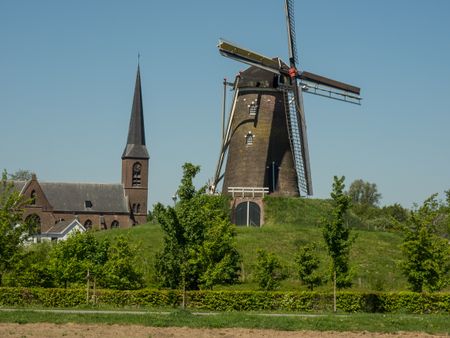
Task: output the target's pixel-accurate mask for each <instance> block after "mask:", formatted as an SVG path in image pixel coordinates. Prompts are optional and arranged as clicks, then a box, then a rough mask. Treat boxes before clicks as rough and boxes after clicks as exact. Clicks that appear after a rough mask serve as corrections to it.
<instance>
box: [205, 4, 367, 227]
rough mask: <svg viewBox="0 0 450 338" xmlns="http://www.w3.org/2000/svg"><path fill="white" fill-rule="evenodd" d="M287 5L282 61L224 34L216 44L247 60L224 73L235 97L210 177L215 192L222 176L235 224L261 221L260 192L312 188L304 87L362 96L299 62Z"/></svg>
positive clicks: (347, 97) (296, 192) (353, 98)
mask: <svg viewBox="0 0 450 338" xmlns="http://www.w3.org/2000/svg"><path fill="white" fill-rule="evenodd" d="M285 13H286V23H287V33H288V51H289V62H288V63H284V62H283V61H282V60H280V59H279V58H278V57H276V58H270V57H267V56H264V55H262V54H259V53H256V52H253V51H251V50H248V49H246V48H243V47H239V46H237V45H235V44H233V43H230V42H227V41H224V40H220V41H219V45H218V48H219V51H220V53H221V54H222V55H223V56H226V57H228V58H231V59H234V60H237V61H240V62H243V63H246V64H248V65H250V66H251V67H250V68H248V69H246V70H245V71H243V72H241V73H240V74H238V76H237V77H236V79H235V81H234V83H228V82H227V81H226V80H225V81H224V93H226V86H232V87H233V89H234V98H233V102H232V105H231V111H230V113H229V118H228V123H227V126H226V128H225V123H224V122H225V111H224V112H223V133H222V145H221V153H220V157H219V161H218V164H217V167H216V172H215V176H214V179H213V182H212V184H211V190H212V191H213V192H215V191H216V189H217V185H218V184H219V182H220V181H221V180H222V179H223V186H222V193H225V194H230V195H232V197H233V199H234V201H235V203H234V204H235V214H236V215H237V216H236V217H234V218H235V219H234V221H235V223H236V224H243V225H245V224H246V225H252V224H253V223H255V225H259V224H258V223H259V220H260V216H261V215H260V213H261V210H260V209H261V208H260V207H261V206H262V202H261V199H262V197H264V195H265V194H274V195H280V196H301V195H304V196H310V195H312V194H313V188H312V179H311V169H310V160H309V151H308V140H307V135H306V122H305V114H304V109H303V93H309V94H314V95H320V96H325V97H328V98H331V99H335V100H340V101H345V102H348V103H353V104H360V101H361V97H360V88H358V87H355V86H353V85H349V84H346V83H343V82H339V81H336V80H332V79H329V78H326V77H324V76H320V75H317V74H314V73H311V72H307V71H302V70H299V69H298V68H297V67H298V56H297V47H296V39H295V25H294V1H293V0H285ZM224 107H225V95H224ZM225 158H226V167H225V170H224V173H223V174H222V167H223V164H224V162H225ZM258 201H259V202H258Z"/></svg>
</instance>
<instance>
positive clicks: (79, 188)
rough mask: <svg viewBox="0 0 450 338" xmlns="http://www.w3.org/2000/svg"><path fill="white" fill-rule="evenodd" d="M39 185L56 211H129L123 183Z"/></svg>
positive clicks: (43, 183) (49, 183) (42, 183)
mask: <svg viewBox="0 0 450 338" xmlns="http://www.w3.org/2000/svg"><path fill="white" fill-rule="evenodd" d="M39 185H40V186H41V187H42V190H43V191H44V194H45V196H46V197H47V200H48V201H49V203H50V205H52V207H53V210H54V211H67V212H97V213H99V212H114V213H128V205H127V200H126V197H125V193H124V190H123V186H122V185H121V184H96V183H53V182H39ZM89 202H90V203H89Z"/></svg>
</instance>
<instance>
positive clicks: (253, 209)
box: [235, 201, 261, 227]
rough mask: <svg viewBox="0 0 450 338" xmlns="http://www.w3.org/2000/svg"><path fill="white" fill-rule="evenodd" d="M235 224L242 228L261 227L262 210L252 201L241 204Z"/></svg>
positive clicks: (236, 211) (237, 208)
mask: <svg viewBox="0 0 450 338" xmlns="http://www.w3.org/2000/svg"><path fill="white" fill-rule="evenodd" d="M235 223H236V225H240V226H254V227H259V226H261V208H260V207H259V205H258V204H257V203H255V202H252V201H245V202H241V203H239V204H238V205H237V207H236V210H235Z"/></svg>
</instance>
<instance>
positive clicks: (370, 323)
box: [0, 309, 449, 334]
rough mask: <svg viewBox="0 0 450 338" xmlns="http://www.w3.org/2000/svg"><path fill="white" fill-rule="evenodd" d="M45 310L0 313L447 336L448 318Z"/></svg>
mask: <svg viewBox="0 0 450 338" xmlns="http://www.w3.org/2000/svg"><path fill="white" fill-rule="evenodd" d="M41 311H42V310H30V309H26V310H25V309H16V311H4V309H3V310H0V322H3V323H20V324H25V323H44V322H45V323H56V324H64V323H91V324H123V325H132V324H134V325H144V326H155V327H191V328H254V329H275V330H287V331H298V330H314V331H369V332H383V333H393V332H399V331H409V332H426V333H430V334H448V333H449V324H448V323H449V316H448V315H406V314H346V315H341V314H321V315H316V316H311V315H303V316H302V315H295V316H294V315H286V316H278V315H277V316H273V315H270V314H268V313H246V312H239V313H238V312H227V313H215V314H209V315H205V314H203V315H199V314H193V313H190V312H188V311H183V310H172V311H170V312H163V313H160V314H158V313H157V312H156V311H155V310H152V311H148V312H147V313H142V312H136V313H135V314H130V313H121V312H119V311H117V312H116V313H114V312H113V313H98V312H95V311H87V312H86V313H64V312H63V311H52V312H41Z"/></svg>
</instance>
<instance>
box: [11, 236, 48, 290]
mask: <svg viewBox="0 0 450 338" xmlns="http://www.w3.org/2000/svg"><path fill="white" fill-rule="evenodd" d="M51 249H52V245H51V243H49V242H44V243H37V244H33V245H29V246H27V247H25V248H24V249H23V250H21V251H20V253H19V254H18V257H17V261H16V262H15V264H14V266H13V268H12V270H11V271H10V273H8V274H6V275H5V279H6V281H5V285H7V286H24V287H53V286H54V280H53V276H52V273H51V271H50V268H49V258H50V257H49V255H50V250H51Z"/></svg>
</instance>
